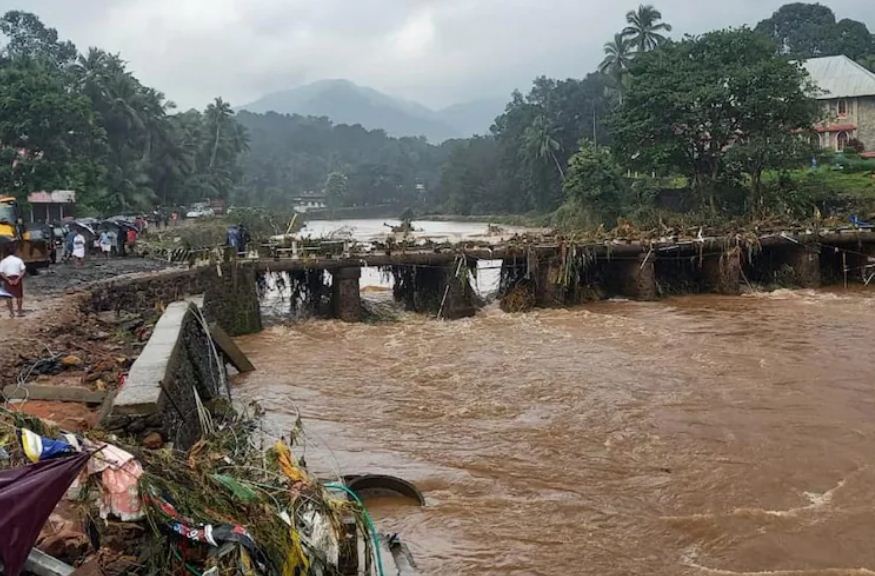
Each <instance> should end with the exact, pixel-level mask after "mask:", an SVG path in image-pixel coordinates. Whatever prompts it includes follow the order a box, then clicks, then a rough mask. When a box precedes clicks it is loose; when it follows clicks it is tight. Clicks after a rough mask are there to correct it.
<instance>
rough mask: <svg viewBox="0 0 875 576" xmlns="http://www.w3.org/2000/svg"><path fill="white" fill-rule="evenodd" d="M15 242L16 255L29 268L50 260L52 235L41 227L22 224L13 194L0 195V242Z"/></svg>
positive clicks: (38, 266)
mask: <svg viewBox="0 0 875 576" xmlns="http://www.w3.org/2000/svg"><path fill="white" fill-rule="evenodd" d="M8 242H15V243H16V246H17V250H16V252H17V254H18V257H19V258H21V259H22V260H24V263H25V265H26V266H27V267H28V268H30V269H34V268H45V267H46V266H48V265H49V264H51V262H52V247H53V243H52V237H51V234H50V233H49V232H48V231H46V230H44V229H42V228H41V227H33V228H32V229H29V228H28V227H27V226H25V225H24V221H23V219H22V218H21V212H20V211H19V209H18V203H17V202H16V201H15V198H14V197H13V196H2V195H0V244H6V243H8Z"/></svg>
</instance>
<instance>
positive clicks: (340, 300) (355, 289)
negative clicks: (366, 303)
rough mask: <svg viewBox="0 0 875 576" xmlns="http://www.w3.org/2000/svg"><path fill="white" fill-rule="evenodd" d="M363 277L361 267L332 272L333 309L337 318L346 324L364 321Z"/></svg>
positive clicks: (339, 269)
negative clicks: (360, 281)
mask: <svg viewBox="0 0 875 576" xmlns="http://www.w3.org/2000/svg"><path fill="white" fill-rule="evenodd" d="M361 276H362V269H361V268H359V267H352V266H350V267H346V268H337V269H336V270H332V271H331V278H332V281H331V309H332V310H333V312H334V316H335V318H338V319H340V320H343V321H344V322H359V321H360V320H361V319H362V298H361V292H360V289H359V278H361Z"/></svg>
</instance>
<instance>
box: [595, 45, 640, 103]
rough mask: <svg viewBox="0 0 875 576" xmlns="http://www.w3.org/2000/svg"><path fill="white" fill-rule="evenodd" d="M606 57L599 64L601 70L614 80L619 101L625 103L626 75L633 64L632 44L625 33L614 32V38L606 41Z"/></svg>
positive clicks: (614, 87)
mask: <svg viewBox="0 0 875 576" xmlns="http://www.w3.org/2000/svg"><path fill="white" fill-rule="evenodd" d="M604 51H605V58H604V60H602V62H601V64H599V72H601V73H602V74H604V75H606V76H608V77H609V78H610V79H611V81H612V82H613V89H614V90H615V91H616V93H617V97H618V101H619V103H620V104H622V103H623V92H624V91H625V87H626V77H627V74H628V72H629V66H630V65H631V64H632V58H633V57H634V56H633V52H632V44H631V43H630V42H629V40H628V39H627V38H626V37H625V36H623V34H614V39H613V40H611V41H610V42H605V45H604Z"/></svg>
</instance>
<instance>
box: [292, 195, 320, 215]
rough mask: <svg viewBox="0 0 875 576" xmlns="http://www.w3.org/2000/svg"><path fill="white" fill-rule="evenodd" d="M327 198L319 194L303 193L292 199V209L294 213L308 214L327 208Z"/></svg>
mask: <svg viewBox="0 0 875 576" xmlns="http://www.w3.org/2000/svg"><path fill="white" fill-rule="evenodd" d="M326 200H327V197H326V196H325V194H322V193H319V192H304V193H302V194H301V195H299V196H295V197H294V198H292V207H293V208H294V209H295V211H296V212H302V213H304V212H310V211H311V210H321V209H323V208H327V207H328V203H327V201H326Z"/></svg>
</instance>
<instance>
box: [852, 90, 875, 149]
mask: <svg viewBox="0 0 875 576" xmlns="http://www.w3.org/2000/svg"><path fill="white" fill-rule="evenodd" d="M856 100H857V102H856V108H857V122H856V124H857V138H858V139H859V140H860V142H862V143H863V144H864V145H865V146H866V150H867V151H869V150H875V96H865V97H862V98H857V99H856Z"/></svg>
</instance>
